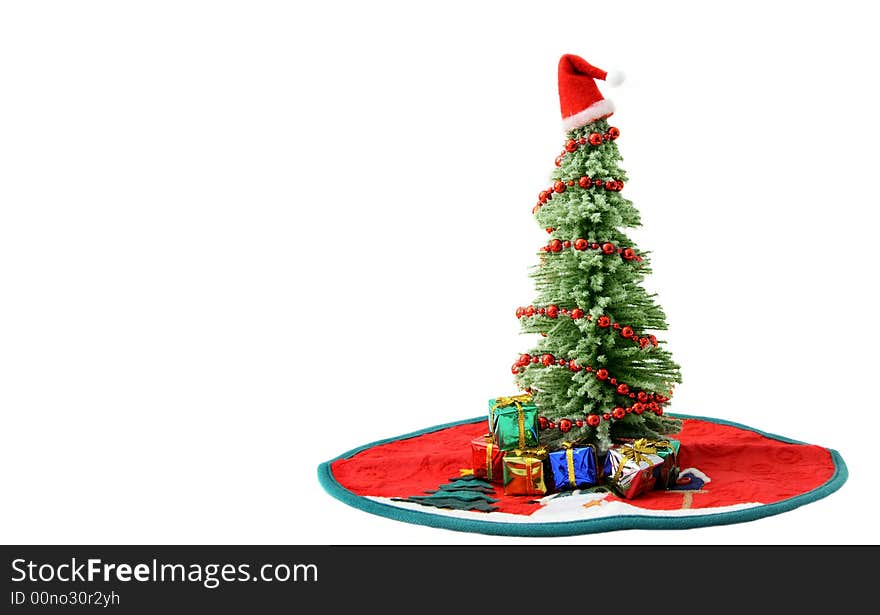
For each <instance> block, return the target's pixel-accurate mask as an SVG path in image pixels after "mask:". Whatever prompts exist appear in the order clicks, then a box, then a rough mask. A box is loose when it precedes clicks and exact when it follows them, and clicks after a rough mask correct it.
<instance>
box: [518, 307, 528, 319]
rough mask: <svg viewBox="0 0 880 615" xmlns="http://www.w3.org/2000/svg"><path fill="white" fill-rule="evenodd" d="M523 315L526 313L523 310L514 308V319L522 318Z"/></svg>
mask: <svg viewBox="0 0 880 615" xmlns="http://www.w3.org/2000/svg"><path fill="white" fill-rule="evenodd" d="M525 313H526V310H525V308H521V307H518V308H516V317H517V318H522V317H523V314H525Z"/></svg>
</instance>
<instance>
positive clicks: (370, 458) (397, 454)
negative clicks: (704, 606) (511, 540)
mask: <svg viewBox="0 0 880 615" xmlns="http://www.w3.org/2000/svg"><path fill="white" fill-rule="evenodd" d="M485 432H486V422H485V419H473V420H472V421H469V422H464V423H461V424H453V425H449V426H440V427H436V428H429V429H427V430H424V431H423V432H419V433H417V434H409V435H407V436H401V437H400V438H397V439H392V440H389V441H385V442H383V443H376V444H374V445H367V446H366V447H361V448H360V449H356V450H355V451H350V452H349V453H346V454H344V455H342V456H340V457H339V458H337V459H335V460H333V461H331V462H328V463H326V464H323V465H322V466H321V468H320V469H319V476H320V478H321V481H322V483H323V485H324V487H325V488H326V489H327V491H328V492H329V493H330V494H331V495H333V496H334V497H337V498H339V499H341V500H343V501H345V502H346V503H349V504H351V505H353V506H357V507H359V508H363V509H365V510H368V511H369V512H373V513H376V514H380V515H384V516H389V517H392V518H397V519H400V520H403V521H408V522H414V523H422V524H426V525H434V526H438V527H445V528H449V529H457V530H464V531H478V532H484V533H493V534H514V535H563V534H568V535H570V534H580V533H590V532H595V531H607V530H613V529H623V528H633V527H644V528H650V527H656V528H679V527H681V528H684V527H693V526H697V525H713V524H721V523H735V522H739V521H748V520H751V519H754V518H757V517H763V516H767V515H771V514H776V513H779V512H783V511H785V510H789V509H791V508H794V507H796V506H799V505H801V504H804V503H807V502H809V501H812V500H815V499H818V498H820V497H824V496H825V495H828V494H829V493H831V492H833V491H835V490H836V489H837V488H839V487H840V485H842V484H843V482H844V481H845V480H846V466H845V465H844V463H843V460H842V459H841V458H840V456H839V455H838V454H837V453H836V452H835V451H831V450H829V449H826V448H823V447H821V446H814V445H809V444H802V443H797V442H794V441H791V440H788V439H785V438H781V437H780V436H772V435H770V434H764V433H761V432H758V431H755V430H753V429H751V428H748V427H745V426H742V425H736V424H733V423H727V422H717V421H714V420H712V419H705V418H686V417H685V418H683V427H682V430H681V432H680V433H679V434H678V435H676V436H674V437H675V438H676V439H677V440H680V441H681V454H680V456H679V466H680V467H681V469H682V474H683V476H684V478H683V480H682V481H681V482H680V485H679V489H676V490H670V491H653V492H650V493H646V494H643V495H641V496H639V497H638V498H635V499H633V500H624V499H622V498H619V497H617V496H615V495H612V494H610V493H595V492H587V491H577V492H574V493H572V492H564V493H562V494H551V495H548V496H546V497H544V498H535V497H523V496H505V495H504V493H503V490H502V488H501V487H500V486H498V487H496V489H495V491H496V492H495V494H494V496H493V497H495V498H497V499H498V502H497V503H495V504H493V505H494V506H496V507H497V508H498V510H497V511H496V512H490V513H486V512H477V511H449V510H443V509H437V508H431V507H423V506H420V505H418V504H413V503H410V502H397V501H394V500H392V498H406V497H408V496H412V495H420V494H424V492H426V491H429V490H432V489H436V488H437V486H438V485H440V484H442V483H445V482H448V480H449V479H450V478H453V477H457V476H459V472H460V470H461V469H465V468H469V467H470V465H471V452H470V446H469V442H470V440H472V439H473V438H475V437H477V436H479V435H481V434H483V433H485ZM688 481H690V482H688Z"/></svg>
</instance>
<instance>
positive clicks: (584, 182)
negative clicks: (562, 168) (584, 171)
mask: <svg viewBox="0 0 880 615" xmlns="http://www.w3.org/2000/svg"><path fill="white" fill-rule="evenodd" d="M591 183H592V182H591V180H590V178H589V177H587V176H586V175H584V176H583V177H581V178H580V179H579V180H578V186H580V187H581V188H589V187H590V184H591Z"/></svg>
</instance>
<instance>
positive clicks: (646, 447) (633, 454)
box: [611, 438, 669, 481]
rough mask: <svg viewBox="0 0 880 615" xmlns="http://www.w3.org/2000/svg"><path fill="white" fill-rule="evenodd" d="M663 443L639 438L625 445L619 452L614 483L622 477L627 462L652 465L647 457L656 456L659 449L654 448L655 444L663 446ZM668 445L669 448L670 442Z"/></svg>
mask: <svg viewBox="0 0 880 615" xmlns="http://www.w3.org/2000/svg"><path fill="white" fill-rule="evenodd" d="M662 442H663V441H662V440H661V441H652V440H648V439H647V438H639V439H638V440H636V441H635V442H633V443H632V444H624V445H623V446H621V447H620V448H619V449H617V452H618V453H620V457H621V459H620V461H619V463H618V464H617V471H615V472H614V477H613V478H612V479H611V480H613V481H617V479H618V478H619V477H620V473H621V472H622V471H623V466H625V465H626V464H627V462H629V461H632V462H633V463H635V464H636V465H638V464H639V463H641V462H642V461H644V462H645V463H647V464H650V463H651V460H650V459H649V458H648V457H646V455H656V454H657V449H656V448H655V447H654V445H655V444H661V443H662ZM666 445H667V446H669V442H666Z"/></svg>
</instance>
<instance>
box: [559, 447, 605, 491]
mask: <svg viewBox="0 0 880 615" xmlns="http://www.w3.org/2000/svg"><path fill="white" fill-rule="evenodd" d="M548 465H549V466H550V473H549V474H550V479H551V482H552V484H553V489H554V490H556V491H564V490H568V489H580V488H581V487H590V486H592V485H595V484H597V483H598V482H599V467H598V465H597V463H596V449H595V448H594V447H593V446H578V445H575V444H573V443H571V442H565V443H563V445H562V449H560V450H558V451H553V452H552V453H550V455H549V462H548Z"/></svg>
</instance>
